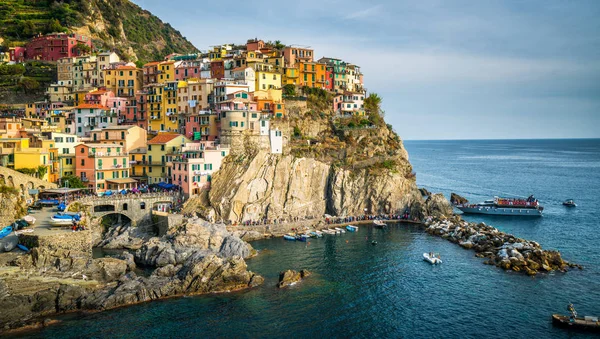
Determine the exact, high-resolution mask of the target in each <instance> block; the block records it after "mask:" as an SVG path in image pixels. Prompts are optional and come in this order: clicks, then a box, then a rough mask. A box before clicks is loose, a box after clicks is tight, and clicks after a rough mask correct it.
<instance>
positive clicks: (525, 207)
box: [455, 195, 544, 217]
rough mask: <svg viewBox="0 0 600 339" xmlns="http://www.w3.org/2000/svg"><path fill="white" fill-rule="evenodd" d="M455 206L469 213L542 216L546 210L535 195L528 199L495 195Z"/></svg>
mask: <svg viewBox="0 0 600 339" xmlns="http://www.w3.org/2000/svg"><path fill="white" fill-rule="evenodd" d="M455 207H456V208H458V209H459V210H461V211H462V212H463V213H467V214H489V215H506V216H525V217H540V216H542V211H543V210H544V207H542V206H541V205H540V203H539V201H538V200H537V199H536V198H534V197H533V195H531V196H529V198H527V199H519V198H501V197H494V199H491V200H486V201H484V202H481V203H477V204H459V205H455Z"/></svg>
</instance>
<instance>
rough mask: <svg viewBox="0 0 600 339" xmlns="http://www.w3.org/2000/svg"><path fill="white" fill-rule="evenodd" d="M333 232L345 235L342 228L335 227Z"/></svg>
mask: <svg viewBox="0 0 600 339" xmlns="http://www.w3.org/2000/svg"><path fill="white" fill-rule="evenodd" d="M335 230H336V231H338V232H339V233H346V230H345V229H343V228H339V227H336V228H335Z"/></svg>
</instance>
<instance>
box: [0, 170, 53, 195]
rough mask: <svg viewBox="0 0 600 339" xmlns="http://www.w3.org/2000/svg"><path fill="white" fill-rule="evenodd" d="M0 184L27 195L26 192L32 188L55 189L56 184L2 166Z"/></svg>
mask: <svg viewBox="0 0 600 339" xmlns="http://www.w3.org/2000/svg"><path fill="white" fill-rule="evenodd" d="M0 184H4V185H6V186H8V187H14V188H16V189H19V190H24V191H25V193H27V190H29V189H34V188H35V189H37V188H56V187H57V186H56V184H53V183H51V182H48V181H45V180H40V179H38V178H34V177H32V176H29V175H27V174H23V173H21V172H17V171H15V170H12V169H10V168H7V167H4V166H0Z"/></svg>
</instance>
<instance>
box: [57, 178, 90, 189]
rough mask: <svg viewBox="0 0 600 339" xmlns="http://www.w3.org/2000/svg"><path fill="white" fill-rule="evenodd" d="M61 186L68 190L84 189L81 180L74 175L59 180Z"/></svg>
mask: <svg viewBox="0 0 600 339" xmlns="http://www.w3.org/2000/svg"><path fill="white" fill-rule="evenodd" d="M60 183H61V185H63V186H65V187H69V188H85V185H84V184H83V182H82V181H81V179H80V178H79V177H77V176H74V175H65V176H63V177H62V178H60Z"/></svg>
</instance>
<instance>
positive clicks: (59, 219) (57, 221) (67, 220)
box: [50, 213, 81, 226]
mask: <svg viewBox="0 0 600 339" xmlns="http://www.w3.org/2000/svg"><path fill="white" fill-rule="evenodd" d="M80 219H81V216H80V215H79V214H66V213H58V214H55V215H54V216H52V218H50V225H52V226H69V225H72V224H73V221H79V220H80Z"/></svg>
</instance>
